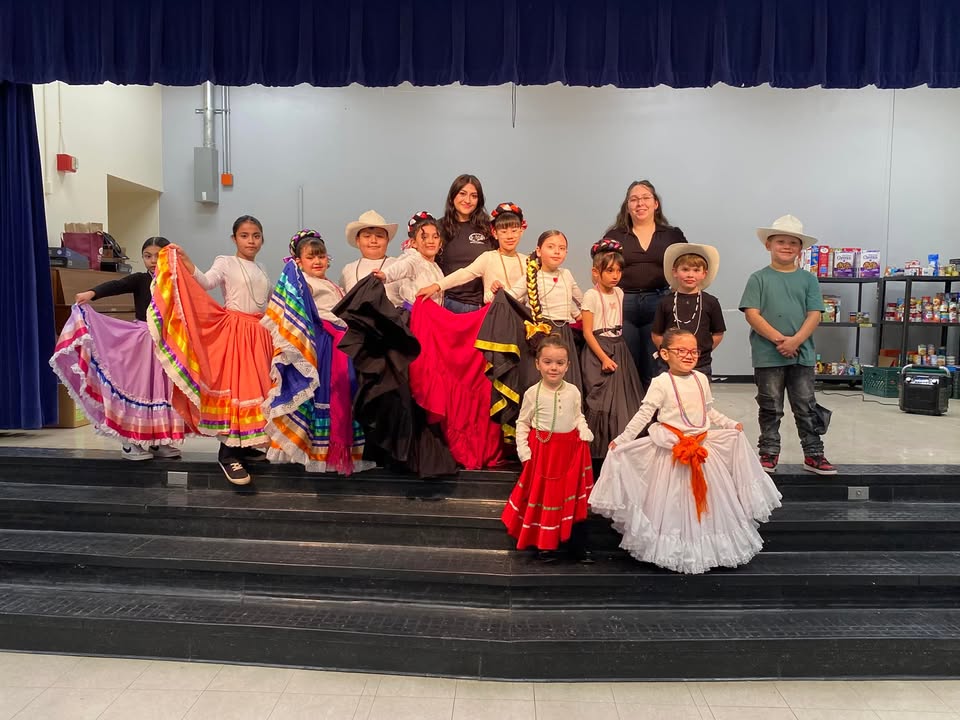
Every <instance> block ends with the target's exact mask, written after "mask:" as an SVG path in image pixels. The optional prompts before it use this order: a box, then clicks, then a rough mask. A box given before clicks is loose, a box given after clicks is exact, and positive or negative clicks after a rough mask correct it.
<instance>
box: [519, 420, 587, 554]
mask: <svg viewBox="0 0 960 720" xmlns="http://www.w3.org/2000/svg"><path fill="white" fill-rule="evenodd" d="M538 432H539V434H540V435H541V436H544V437H545V436H547V433H544V432H542V431H537V430H531V431H530V440H529V442H530V459H529V460H528V461H527V462H525V463H524V464H523V472H522V473H520V479H519V480H518V481H517V484H516V486H515V487H514V488H513V492H512V493H510V499H509V500H508V501H507V505H506V507H505V508H504V509H503V514H502V515H501V516H500V519H501V520H503V524H504V525H506V526H507V533H509V534H510V536H511V537H515V538H516V539H517V549H518V550H522V549H523V548H527V547H531V546H533V547H536V548H538V549H540V550H556V549H557V548H558V547H559V546H560V543H562V542H565V541H567V540H569V539H570V531H571V529H572V528H573V524H574V523H575V522H580V521H581V520H584V519H586V517H587V499H588V498H589V496H590V491H591V490H592V489H593V464H592V461H591V460H590V443H588V442H584V441H583V440H581V439H580V432H579V431H578V430H571V431H570V432H567V433H554V434H553V436H552V437H550V438H549V440H547V441H546V442H541V441H540V440H538V439H537V435H538Z"/></svg>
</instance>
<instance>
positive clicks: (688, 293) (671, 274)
mask: <svg viewBox="0 0 960 720" xmlns="http://www.w3.org/2000/svg"><path fill="white" fill-rule="evenodd" d="M719 269H720V253H719V252H717V249H716V248H715V247H712V246H710V245H695V244H693V243H687V244H680V243H676V244H675V245H671V246H669V247H668V248H667V249H666V251H665V252H664V254H663V274H664V276H665V277H667V278H668V282H669V283H670V287H671V289H672V290H673V292H672V293H670V294H669V295H665V296H664V297H663V299H661V300H660V304H659V305H658V306H657V312H656V315H654V318H653V332H652V337H653V344H654V345H656V346H657V347H658V348H659V347H660V345H661V343H662V342H663V334H664V333H665V332H666V331H667V330H668V329H670V328H672V327H675V328H679V329H681V330H687V331H689V332H691V333H693V335H694V336H695V337H696V338H697V349H698V351H699V353H700V355H699V358H698V360H697V365H696V369H697V370H699V371H700V372H701V373H703V374H704V375H706V376H707V378H710V377H711V376H712V374H713V367H712V363H713V358H712V356H711V352H712V351H713V350H714V349H716V347H717V346H718V345H719V344H720V341H721V340H722V339H723V333H724V332H726V329H727V326H726V325H725V324H724V322H723V311H722V310H721V308H720V301H719V300H717V298H716V297H714V296H713V295H711V294H709V293H707V292H704V290H706V289H707V287H709V286H710V283H712V282H713V280H714V278H716V277H717V270H719Z"/></svg>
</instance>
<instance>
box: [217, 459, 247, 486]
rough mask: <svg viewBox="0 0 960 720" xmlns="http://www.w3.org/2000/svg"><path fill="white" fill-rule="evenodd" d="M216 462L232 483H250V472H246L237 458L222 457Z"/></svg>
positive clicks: (241, 484) (240, 484)
mask: <svg viewBox="0 0 960 720" xmlns="http://www.w3.org/2000/svg"><path fill="white" fill-rule="evenodd" d="M217 462H218V463H219V465H220V467H221V469H222V470H223V474H224V475H226V476H227V480H229V481H230V482H231V483H232V484H234V485H239V486H243V485H249V484H250V473H248V472H247V469H246V468H245V467H244V466H243V463H241V462H240V461H239V460H237V459H235V458H231V459H225V458H224V459H220V460H218V461H217Z"/></svg>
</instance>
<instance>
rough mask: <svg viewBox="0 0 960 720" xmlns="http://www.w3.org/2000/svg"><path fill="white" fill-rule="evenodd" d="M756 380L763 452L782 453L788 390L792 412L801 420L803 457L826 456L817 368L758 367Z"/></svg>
mask: <svg viewBox="0 0 960 720" xmlns="http://www.w3.org/2000/svg"><path fill="white" fill-rule="evenodd" d="M753 377H754V380H755V381H756V383H757V405H758V406H759V408H760V412H759V418H760V442H759V443H758V444H757V447H758V449H759V451H760V452H761V453H762V454H766V455H779V454H780V419H781V418H782V417H783V393H784V390H786V393H787V397H788V398H789V400H790V409H791V410H793V417H794V418H795V419H796V421H797V434H798V435H799V436H800V445H801V446H803V454H804V455H805V456H807V457H811V456H818V455H823V440H822V439H821V438H820V435H821V434H822V433H823V432H824V430H825V428H823V427H822V423H821V422H820V420H819V416H818V413H817V398H816V394H815V393H814V389H813V368H812V367H810V366H807V365H783V366H781V367H765V368H754V370H753Z"/></svg>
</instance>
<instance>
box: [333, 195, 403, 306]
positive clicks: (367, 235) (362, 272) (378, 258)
mask: <svg viewBox="0 0 960 720" xmlns="http://www.w3.org/2000/svg"><path fill="white" fill-rule="evenodd" d="M396 234H397V223H388V222H387V221H386V220H384V218H383V215H381V214H380V213H378V212H376V211H375V210H367V211H366V212H365V213H363V215H361V216H360V217H359V218H358V219H357V220H353V221H351V222H348V223H347V228H346V236H347V244H348V245H352V246H353V247H355V248H357V249H359V250H360V255H361V256H362V257H361V258H360V259H359V260H355V261H354V262H352V263H350V264H349V265H347V266H346V267H345V268H344V269H343V272H342V273H341V274H340V286H341V287H342V288H343V289H344V291H345V292H350V290H351V289H352V288H353V286H354V285H356V284H357V283H358V282H360V280H362V279H363V278H365V277H366V276H367V275H369V274H370V273H372V272H373V271H374V270H379V271H381V272H382V271H383V270H384V268H388V267H390V266H391V265H392V264H393V263H395V262H396V261H397V259H396V258H390V257H387V244H388V243H389V242H390V241H391V240H392V239H393V236H394V235H396ZM385 287H386V291H387V297H388V298H389V299H390V302H392V303H393V304H394V305H397V306H399V305H402V304H403V300H402V299H401V297H400V287H399V283H395V282H390V283H386V284H385Z"/></svg>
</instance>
